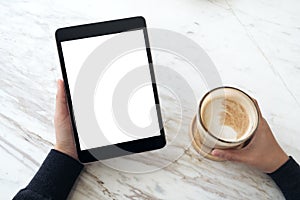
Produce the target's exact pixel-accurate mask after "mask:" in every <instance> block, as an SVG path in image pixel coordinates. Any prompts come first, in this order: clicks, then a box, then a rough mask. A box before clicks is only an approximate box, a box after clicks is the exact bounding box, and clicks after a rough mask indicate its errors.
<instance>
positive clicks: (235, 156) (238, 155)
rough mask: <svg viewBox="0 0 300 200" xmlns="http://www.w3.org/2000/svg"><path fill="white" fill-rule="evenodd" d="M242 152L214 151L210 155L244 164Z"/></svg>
mask: <svg viewBox="0 0 300 200" xmlns="http://www.w3.org/2000/svg"><path fill="white" fill-rule="evenodd" d="M243 153H244V152H243V150H221V149H214V150H213V151H212V155H214V156H217V157H219V158H222V159H225V160H229V161H236V162H245V161H246V156H245V155H244V154H243Z"/></svg>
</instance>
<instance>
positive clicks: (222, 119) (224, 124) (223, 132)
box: [202, 96, 250, 141]
mask: <svg viewBox="0 0 300 200" xmlns="http://www.w3.org/2000/svg"><path fill="white" fill-rule="evenodd" d="M202 118H203V123H204V126H205V127H206V128H207V130H208V131H210V132H211V133H212V134H213V135H215V136H216V137H218V138H220V139H225V140H232V141H235V140H238V139H240V138H241V137H243V136H244V135H245V134H246V133H247V132H248V130H249V125H250V121H249V120H250V119H249V113H248V112H247V109H246V108H245V107H244V106H243V105H242V104H240V103H239V100H238V99H235V97H228V96H227V97H226V98H214V99H213V100H210V101H209V102H207V104H206V105H205V106H204V108H203V112H202Z"/></svg>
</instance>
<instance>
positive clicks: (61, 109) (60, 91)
mask: <svg viewBox="0 0 300 200" xmlns="http://www.w3.org/2000/svg"><path fill="white" fill-rule="evenodd" d="M67 112H68V110H67V103H66V97H65V91H64V84H63V81H62V80H58V81H57V94H56V114H57V115H58V116H60V115H62V114H65V113H67Z"/></svg>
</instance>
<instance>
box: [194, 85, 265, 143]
mask: <svg viewBox="0 0 300 200" xmlns="http://www.w3.org/2000/svg"><path fill="white" fill-rule="evenodd" d="M219 89H233V90H237V91H239V92H241V93H243V94H244V95H246V96H247V97H248V98H249V99H250V100H251V102H252V103H253V105H254V107H255V110H256V114H257V123H256V127H255V128H254V130H253V131H252V132H251V133H250V134H249V135H248V136H247V137H246V138H243V139H242V140H237V141H229V140H226V139H221V138H218V137H216V136H215V135H214V134H212V133H211V132H210V131H209V130H208V129H207V128H206V126H205V125H204V124H203V122H202V117H201V114H200V111H201V110H200V109H201V105H202V103H203V101H204V99H205V98H206V97H207V96H208V95H209V94H210V93H212V92H214V91H216V90H219ZM197 110H198V111H197V123H199V122H200V124H201V126H202V128H203V129H204V130H205V131H206V132H207V133H208V134H209V135H210V136H212V137H213V138H215V139H216V140H218V141H220V142H224V143H229V144H241V143H243V142H245V141H247V140H248V139H249V138H251V137H252V136H253V134H254V133H255V132H256V130H257V128H258V124H259V121H260V120H259V112H258V108H257V106H256V104H255V102H254V100H253V98H252V97H251V96H249V95H248V94H247V93H246V92H244V91H242V90H240V89H238V88H235V87H232V86H220V87H216V88H214V89H212V90H210V91H208V92H207V93H206V94H205V95H204V96H203V97H202V98H201V100H200V102H199V104H198V109H197Z"/></svg>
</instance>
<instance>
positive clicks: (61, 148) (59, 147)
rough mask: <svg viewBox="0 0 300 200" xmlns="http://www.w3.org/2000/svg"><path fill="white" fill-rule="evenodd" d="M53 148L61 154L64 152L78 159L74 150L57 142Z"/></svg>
mask: <svg viewBox="0 0 300 200" xmlns="http://www.w3.org/2000/svg"><path fill="white" fill-rule="evenodd" d="M54 149H55V150H57V151H59V152H61V153H63V154H66V155H68V156H70V157H72V158H74V159H75V160H78V156H77V153H76V152H74V150H70V149H67V148H64V147H61V146H60V145H57V144H55V146H54ZM75 151H76V150H75Z"/></svg>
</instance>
